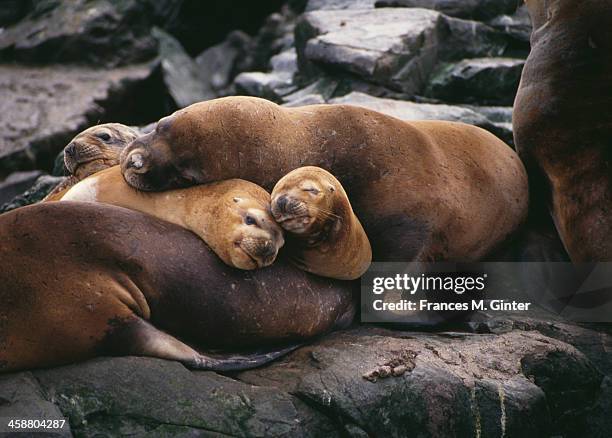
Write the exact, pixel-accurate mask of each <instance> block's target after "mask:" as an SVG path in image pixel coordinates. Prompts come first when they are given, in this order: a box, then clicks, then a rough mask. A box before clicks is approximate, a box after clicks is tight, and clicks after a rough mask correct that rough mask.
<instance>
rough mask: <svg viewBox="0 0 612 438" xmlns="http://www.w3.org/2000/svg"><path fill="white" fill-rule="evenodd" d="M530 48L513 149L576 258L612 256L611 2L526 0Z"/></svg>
mask: <svg viewBox="0 0 612 438" xmlns="http://www.w3.org/2000/svg"><path fill="white" fill-rule="evenodd" d="M526 3H527V7H528V9H529V14H530V15H531V18H532V22H533V33H532V36H531V53H530V54H529V58H528V59H527V63H526V64H525V68H524V69H523V75H522V78H521V83H520V86H519V90H518V94H517V96H516V101H515V105H514V114H513V126H514V138H515V143H516V146H517V149H518V151H519V153H520V154H521V157H522V158H523V159H524V161H525V163H526V165H527V168H528V170H529V176H530V178H531V180H532V184H531V185H532V186H533V187H534V188H537V189H540V190H539V192H538V193H536V194H535V195H536V196H542V197H543V199H544V200H545V201H547V202H548V203H549V205H550V210H551V212H552V216H553V218H554V220H555V224H556V227H557V230H558V232H559V235H560V236H561V239H562V240H563V243H564V245H565V248H566V249H567V252H568V253H569V255H570V257H571V259H572V260H573V261H574V262H585V261H611V260H612V237H611V236H612V171H611V169H612V143H611V139H612V116H611V114H610V108H611V107H612V5H611V4H610V1H608V0H564V1H543V0H528V1H526Z"/></svg>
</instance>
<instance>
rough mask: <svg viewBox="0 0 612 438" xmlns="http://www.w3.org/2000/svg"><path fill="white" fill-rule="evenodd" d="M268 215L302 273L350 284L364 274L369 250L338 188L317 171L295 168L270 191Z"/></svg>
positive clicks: (360, 228) (363, 232) (370, 255)
mask: <svg viewBox="0 0 612 438" xmlns="http://www.w3.org/2000/svg"><path fill="white" fill-rule="evenodd" d="M271 196H272V201H271V211H272V215H273V216H274V219H276V221H277V222H278V223H279V224H280V225H281V226H282V227H283V228H284V229H285V232H286V233H287V236H288V239H287V240H288V245H287V248H286V251H287V252H288V254H289V256H290V257H291V260H292V262H293V263H294V264H295V265H296V266H298V267H299V268H301V269H304V270H306V271H308V272H312V273H313V274H317V275H322V276H324V277H330V278H337V279H339V280H354V279H357V278H359V277H361V275H363V273H364V272H365V271H366V270H367V269H368V267H369V266H370V263H371V261H372V248H371V247H370V241H369V240H368V236H367V235H366V233H365V231H364V229H363V227H362V226H361V223H360V222H359V219H358V218H357V216H355V213H354V212H353V209H352V207H351V203H350V202H349V199H348V197H347V195H346V192H345V191H344V188H343V187H342V184H340V182H339V181H338V180H337V179H336V178H335V177H334V176H333V175H332V174H331V173H329V172H327V171H326V170H324V169H321V168H320V167H313V166H307V167H300V168H299V169H296V170H294V171H291V172H289V173H288V174H287V175H285V176H284V177H282V178H281V179H280V180H279V181H278V182H277V183H276V185H275V186H274V189H273V190H272V195H271Z"/></svg>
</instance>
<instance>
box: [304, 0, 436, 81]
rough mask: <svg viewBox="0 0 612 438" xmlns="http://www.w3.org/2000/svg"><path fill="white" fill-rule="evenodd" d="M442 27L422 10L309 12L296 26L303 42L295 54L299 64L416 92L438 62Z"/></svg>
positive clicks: (434, 13)
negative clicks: (345, 73)
mask: <svg viewBox="0 0 612 438" xmlns="http://www.w3.org/2000/svg"><path fill="white" fill-rule="evenodd" d="M441 23H442V21H441V15H440V14H439V13H438V12H435V11H430V10H427V9H403V8H402V9H377V10H342V11H333V10H331V11H329V10H323V11H315V12H309V13H307V14H304V15H303V16H302V21H301V23H300V24H299V25H298V27H299V28H300V29H299V33H300V34H301V35H302V36H303V38H301V39H300V38H298V40H297V41H296V42H297V44H298V46H297V49H298V54H299V55H300V56H301V60H300V62H302V63H304V62H306V61H309V62H314V63H318V64H322V65H325V66H327V67H333V68H335V69H340V70H343V71H345V72H347V73H352V74H356V75H358V76H360V77H364V78H367V79H368V80H370V81H372V82H374V83H378V84H381V85H384V86H388V87H391V88H393V89H398V90H401V91H403V92H406V93H415V92H417V91H418V90H420V89H421V88H422V86H423V84H424V83H425V81H426V79H427V76H428V75H429V73H430V72H431V70H432V69H433V67H434V65H435V63H436V61H437V57H438V44H439V41H438V40H439V36H440V35H439V34H440V26H441ZM301 44H303V47H300V45H301Z"/></svg>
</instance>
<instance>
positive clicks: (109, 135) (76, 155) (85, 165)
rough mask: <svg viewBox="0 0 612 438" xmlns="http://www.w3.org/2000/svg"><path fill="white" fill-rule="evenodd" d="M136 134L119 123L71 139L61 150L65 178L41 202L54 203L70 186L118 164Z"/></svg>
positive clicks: (87, 130)
mask: <svg viewBox="0 0 612 438" xmlns="http://www.w3.org/2000/svg"><path fill="white" fill-rule="evenodd" d="M136 137H138V133H137V132H136V131H135V130H134V129H132V128H130V127H129V126H125V125H122V124H120V123H105V124H102V125H96V126H92V127H91V128H88V129H86V130H85V131H83V132H81V133H80V134H78V135H77V136H76V137H74V138H73V139H72V140H71V141H70V143H68V145H67V146H66V147H65V148H64V167H65V168H66V170H67V171H68V175H69V177H68V178H67V179H66V180H64V182H62V183H61V184H59V185H58V186H57V187H55V188H54V189H53V190H52V191H51V192H50V193H49V194H48V195H47V196H46V197H45V199H43V202H44V201H57V200H59V199H60V198H61V197H62V195H63V194H64V193H65V192H66V191H67V190H68V189H69V188H70V187H72V186H73V185H75V184H76V183H78V182H79V181H81V180H83V179H85V178H87V177H88V176H89V175H93V174H94V173H96V172H99V171H101V170H104V169H107V168H109V167H112V166H116V165H117V164H119V154H120V153H121V151H122V150H123V148H125V147H126V146H127V145H128V144H129V143H130V142H132V141H133V140H134V139H135V138H136Z"/></svg>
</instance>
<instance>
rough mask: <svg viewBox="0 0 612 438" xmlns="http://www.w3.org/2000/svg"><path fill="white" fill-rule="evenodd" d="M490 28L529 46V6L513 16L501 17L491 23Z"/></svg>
mask: <svg viewBox="0 0 612 438" xmlns="http://www.w3.org/2000/svg"><path fill="white" fill-rule="evenodd" d="M489 26H491V27H493V28H495V29H497V30H499V31H502V32H504V33H506V34H508V35H509V36H511V37H512V38H514V39H516V40H517V41H519V42H522V43H525V44H526V45H528V44H529V38H530V37H531V18H529V12H527V6H525V5H523V6H521V7H520V8H518V9H517V10H516V12H515V13H514V14H512V15H500V16H499V17H496V18H494V19H493V20H491V21H490V22H489Z"/></svg>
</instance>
